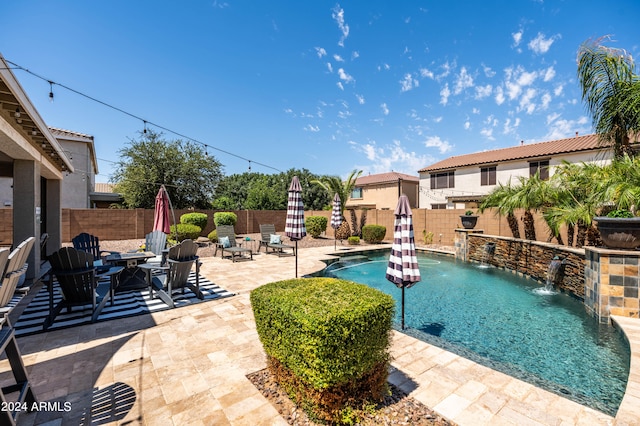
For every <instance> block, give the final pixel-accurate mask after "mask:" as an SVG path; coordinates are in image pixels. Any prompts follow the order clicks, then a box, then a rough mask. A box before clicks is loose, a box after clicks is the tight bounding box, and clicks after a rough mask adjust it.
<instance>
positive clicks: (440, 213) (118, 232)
mask: <svg viewBox="0 0 640 426" xmlns="http://www.w3.org/2000/svg"><path fill="white" fill-rule="evenodd" d="M193 211H196V212H200V213H205V214H207V216H208V217H209V222H208V225H207V227H206V229H204V230H203V231H202V235H203V236H206V235H207V234H208V233H209V232H211V231H212V230H213V229H214V225H213V214H214V213H215V212H216V211H218V210H175V218H176V221H178V222H179V221H180V216H181V215H182V214H184V213H191V212H193ZM464 212H465V210H461V209H457V210H429V209H414V210H413V224H414V230H415V235H416V241H418V242H422V238H423V231H426V232H433V234H434V237H433V242H434V243H439V244H442V245H450V246H453V245H454V240H455V229H456V228H460V227H461V222H460V215H462V214H464ZM153 213H154V212H153V210H152V209H130V210H125V209H62V241H63V242H69V241H71V239H72V238H73V237H74V236H76V235H78V234H79V233H81V232H87V233H90V234H93V235H96V236H98V237H99V238H100V239H101V240H130V239H142V238H144V236H145V235H146V234H147V233H148V232H150V231H151V230H152V228H153ZM234 213H236V214H237V215H238V222H237V224H236V233H238V234H251V233H257V232H260V228H259V225H260V224H263V223H273V224H274V225H275V226H276V230H277V231H278V232H283V231H284V225H285V220H286V213H287V212H286V211H285V210H237V211H234ZM362 213H363V211H362V210H356V217H357V220H358V223H360V221H361V218H362ZM304 214H305V217H308V216H325V217H327V218H329V219H330V218H331V212H330V211H325V210H320V211H313V210H307V211H305V212H304ZM345 216H346V219H347V221H348V222H349V223H350V224H351V214H350V213H349V211H345ZM521 216H522V214H516V217H518V218H520V217H521ZM172 222H173V220H172ZM393 222H394V215H393V210H373V209H371V210H367V211H366V223H367V224H370V225H371V224H375V225H382V226H385V227H386V228H387V235H386V237H385V239H386V240H389V241H390V240H392V239H393ZM476 228H478V229H483V230H484V233H485V234H491V235H498V236H505V237H510V236H512V235H511V230H510V229H509V226H508V224H507V220H506V218H504V217H500V216H497V215H496V214H494V213H493V212H491V211H486V212H484V213H482V214H479V218H478V225H477V226H476ZM536 230H537V233H538V235H537V237H538V239H539V240H540V241H546V240H547V236H548V230H547V227H546V224H544V221H543V220H542V218H541V217H537V218H536ZM12 232H13V209H11V208H0V245H10V244H12ZM520 232H521V234H523V235H524V231H523V226H522V223H520ZM333 235H334V233H333V228H331V226H327V230H326V232H325V236H327V237H330V238H332V237H333Z"/></svg>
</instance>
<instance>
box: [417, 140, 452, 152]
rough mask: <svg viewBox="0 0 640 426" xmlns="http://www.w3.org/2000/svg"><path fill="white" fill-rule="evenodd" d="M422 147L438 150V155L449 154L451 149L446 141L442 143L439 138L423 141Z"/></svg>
mask: <svg viewBox="0 0 640 426" xmlns="http://www.w3.org/2000/svg"><path fill="white" fill-rule="evenodd" d="M424 146H426V147H427V148H438V151H440V154H444V153H446V152H449V151H451V149H452V148H453V147H452V146H451V144H450V143H449V142H448V141H443V140H442V139H440V136H429V137H428V138H427V139H426V140H425V141H424Z"/></svg>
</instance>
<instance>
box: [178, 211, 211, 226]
mask: <svg viewBox="0 0 640 426" xmlns="http://www.w3.org/2000/svg"><path fill="white" fill-rule="evenodd" d="M208 221H209V217H208V216H207V215H206V214H205V213H196V212H194V213H185V214H183V215H182V216H180V223H186V224H190V225H196V226H198V227H200V230H203V229H204V228H206V227H207V222H208Z"/></svg>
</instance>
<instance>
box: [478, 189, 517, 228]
mask: <svg viewBox="0 0 640 426" xmlns="http://www.w3.org/2000/svg"><path fill="white" fill-rule="evenodd" d="M514 193H515V189H514V187H513V186H512V185H511V179H509V180H508V181H507V183H506V184H502V183H498V186H496V187H495V188H494V189H493V190H492V191H491V192H490V193H489V194H487V196H486V197H485V198H484V199H483V200H482V203H480V207H479V209H478V210H479V211H480V212H481V213H482V212H484V211H485V210H486V209H489V208H495V209H496V212H497V213H498V215H500V216H506V217H507V223H508V224H509V229H510V230H511V235H513V238H520V228H519V226H518V219H516V216H515V214H514V213H513V212H514V210H515V209H516V206H515V204H514V202H513V201H514V196H513V195H514Z"/></svg>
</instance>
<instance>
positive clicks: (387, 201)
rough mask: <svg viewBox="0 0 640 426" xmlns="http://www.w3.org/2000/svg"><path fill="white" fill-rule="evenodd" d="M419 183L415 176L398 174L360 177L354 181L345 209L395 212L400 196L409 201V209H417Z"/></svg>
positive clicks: (390, 173)
mask: <svg viewBox="0 0 640 426" xmlns="http://www.w3.org/2000/svg"><path fill="white" fill-rule="evenodd" d="M419 183H420V179H419V178H418V177H417V176H411V175H407V174H404V173H398V172H389V173H379V174H375V175H368V176H360V177H359V178H358V179H356V185H355V187H354V188H353V191H351V197H349V200H348V201H347V203H346V208H348V209H349V208H367V209H380V210H395V208H396V205H397V204H398V198H399V197H400V195H402V194H405V195H406V196H407V198H408V199H409V204H410V206H411V208H414V209H415V208H418V184H419Z"/></svg>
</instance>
